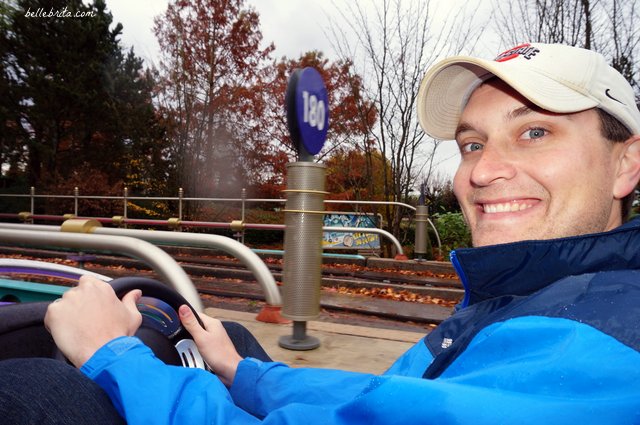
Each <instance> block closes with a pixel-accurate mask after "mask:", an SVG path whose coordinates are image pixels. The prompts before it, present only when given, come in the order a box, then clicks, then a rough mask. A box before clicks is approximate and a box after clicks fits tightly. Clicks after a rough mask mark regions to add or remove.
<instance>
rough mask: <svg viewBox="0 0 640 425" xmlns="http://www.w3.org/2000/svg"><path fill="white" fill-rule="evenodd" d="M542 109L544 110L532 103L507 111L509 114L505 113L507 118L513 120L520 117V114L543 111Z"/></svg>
mask: <svg viewBox="0 0 640 425" xmlns="http://www.w3.org/2000/svg"><path fill="white" fill-rule="evenodd" d="M543 111H544V110H543V109H542V108H539V107H537V106H535V105H532V106H529V105H524V106H521V107H519V108H516V109H514V110H513V111H511V112H509V114H508V115H507V119H508V120H514V119H516V118H520V117H522V116H525V115H528V114H531V113H533V112H543Z"/></svg>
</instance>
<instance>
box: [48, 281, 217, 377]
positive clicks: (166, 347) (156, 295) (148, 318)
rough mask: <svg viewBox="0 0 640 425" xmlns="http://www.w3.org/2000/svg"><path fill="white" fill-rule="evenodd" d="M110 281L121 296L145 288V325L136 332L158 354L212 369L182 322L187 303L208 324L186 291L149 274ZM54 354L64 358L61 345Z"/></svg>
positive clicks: (171, 360)
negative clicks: (186, 294)
mask: <svg viewBox="0 0 640 425" xmlns="http://www.w3.org/2000/svg"><path fill="white" fill-rule="evenodd" d="M109 284H110V285H111V286H112V287H113V290H114V291H115V293H116V296H117V297H118V298H120V299H122V297H124V296H125V295H126V294H127V293H128V292H130V291H132V290H134V289H140V290H141V291H142V297H141V298H140V300H138V303H137V307H138V310H139V311H140V313H141V314H142V325H141V326H140V328H139V329H138V331H137V332H136V334H135V336H136V337H138V338H140V339H141V340H142V342H143V343H144V344H145V345H146V346H148V347H149V348H151V350H152V351H153V353H154V354H155V355H156V357H158V358H159V359H160V360H162V361H163V362H165V363H167V364H171V365H176V366H184V367H191V368H200V369H205V370H209V367H208V365H207V364H206V362H205V361H204V359H203V358H202V356H201V355H200V352H199V351H198V348H197V347H196V344H195V342H194V341H193V337H192V336H191V334H189V332H187V330H186V329H184V327H183V326H182V323H181V322H180V318H179V316H178V308H179V307H180V306H181V305H183V304H186V305H187V306H188V307H189V308H190V309H191V310H192V311H193V313H194V315H195V316H196V318H197V319H198V323H200V326H202V327H203V328H204V324H203V323H202V320H200V317H199V316H198V314H197V312H196V311H195V309H194V308H193V307H192V306H191V305H190V304H189V303H188V302H187V301H186V300H185V299H184V297H183V296H182V295H180V294H179V293H177V292H176V291H175V290H173V289H172V288H170V287H168V286H167V285H164V284H163V283H160V282H158V281H157V280H154V279H149V278H146V277H122V278H118V279H114V280H112V281H110V282H109ZM54 357H55V358H57V359H63V358H64V356H63V354H62V352H60V350H59V349H58V348H56V351H55V353H54Z"/></svg>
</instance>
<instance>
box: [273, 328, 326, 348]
mask: <svg viewBox="0 0 640 425" xmlns="http://www.w3.org/2000/svg"><path fill="white" fill-rule="evenodd" d="M278 345H279V346H280V347H282V348H286V349H287V350H295V351H308V350H314V349H316V348H318V347H319V346H320V340H319V339H318V338H316V337H314V336H309V335H307V322H296V321H294V322H293V335H284V336H281V337H280V339H279V340H278Z"/></svg>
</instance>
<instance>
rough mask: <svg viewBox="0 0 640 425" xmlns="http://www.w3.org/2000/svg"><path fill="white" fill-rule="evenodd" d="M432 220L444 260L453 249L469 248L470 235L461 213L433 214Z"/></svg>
mask: <svg viewBox="0 0 640 425" xmlns="http://www.w3.org/2000/svg"><path fill="white" fill-rule="evenodd" d="M432 219H433V224H434V225H435V226H436V229H438V234H439V235H440V242H441V243H442V251H443V253H442V254H443V256H444V258H449V253H450V252H451V251H452V250H454V249H457V248H466V247H470V246H471V233H470V232H469V227H468V226H467V224H466V223H465V221H464V217H463V216H462V213H459V212H458V213H452V212H448V213H439V214H434V215H433V217H432Z"/></svg>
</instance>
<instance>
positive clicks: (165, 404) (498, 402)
mask: <svg viewBox="0 0 640 425" xmlns="http://www.w3.org/2000/svg"><path fill="white" fill-rule="evenodd" d="M130 340H131V339H129V338H124V339H118V340H114V341H112V342H111V343H110V344H108V346H105V347H103V348H102V349H101V350H100V351H99V352H98V353H96V355H95V356H94V357H93V358H92V359H90V360H89V362H88V364H87V365H85V366H83V370H84V371H85V373H87V374H88V375H89V376H90V377H92V378H93V379H94V380H96V382H98V383H99V384H100V385H101V386H102V387H103V388H104V389H105V390H106V391H107V393H108V394H109V396H110V397H111V399H112V400H113V401H114V403H115V404H116V407H117V408H118V409H119V411H121V412H123V414H124V416H125V417H126V419H127V421H128V422H129V423H130V424H136V423H176V424H178V423H189V424H227V423H233V424H253V423H260V422H262V423H264V424H267V425H268V424H283V425H287V424H301V425H315V424H327V423H330V424H335V425H343V424H344V425H346V424H359V423H367V424H388V423H425V424H429V423H437V424H460V423H463V424H464V423H473V424H496V423H518V424H534V423H535V424H536V425H539V424H540V423H544V424H567V423H580V425H588V424H614V423H615V424H633V423H640V408H639V407H638V406H640V404H639V400H640V385H638V382H640V368H638V367H637V364H638V363H639V362H640V355H639V354H638V352H637V351H635V350H633V349H632V348H630V347H628V346H626V345H624V344H621V343H619V342H618V341H617V340H615V339H613V338H611V337H610V336H607V335H605V334H603V333H601V332H599V331H597V330H595V329H593V328H591V327H589V326H587V325H583V324H580V323H577V322H572V321H568V320H557V319H555V320H554V319H550V318H544V317H535V318H524V319H513V320H509V321H506V322H503V323H496V324H494V325H491V326H490V327H488V328H485V329H484V330H483V331H482V332H481V333H480V334H478V336H477V337H476V338H474V340H472V341H471V343H470V344H469V345H468V347H467V349H466V350H465V351H464V353H462V354H461V355H460V356H459V357H458V358H457V359H456V360H455V361H454V363H452V364H451V365H450V366H449V367H448V368H447V369H446V370H445V372H444V373H443V374H442V375H441V376H440V377H438V378H437V379H433V380H429V379H422V378H420V377H413V376H400V375H393V374H389V375H384V376H373V375H367V374H360V373H351V372H342V371H333V370H325V369H310V368H307V369H295V368H289V367H286V366H284V365H282V364H277V363H262V362H260V361H257V360H253V359H246V360H244V361H243V362H241V365H240V367H239V369H238V374H237V375H236V381H238V382H234V385H233V387H232V389H231V394H232V395H233V398H232V397H231V395H230V393H229V392H228V390H227V389H226V388H225V387H224V386H223V385H222V384H221V383H220V381H219V380H218V379H217V378H216V377H215V376H213V375H211V374H208V373H207V372H203V371H196V370H192V369H184V368H179V367H171V366H166V365H164V364H162V363H161V362H160V361H159V360H157V359H155V358H154V357H153V355H152V354H151V352H150V351H149V350H148V349H147V348H146V347H144V346H142V345H141V344H140V343H138V342H135V343H132V342H130ZM118 344H121V345H123V346H124V347H118V346H117V345H118ZM128 345H131V347H128ZM274 394H276V395H275V396H274Z"/></svg>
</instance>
